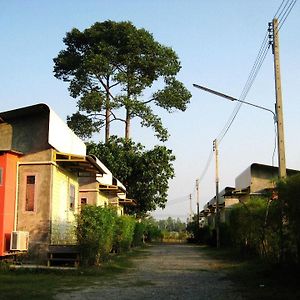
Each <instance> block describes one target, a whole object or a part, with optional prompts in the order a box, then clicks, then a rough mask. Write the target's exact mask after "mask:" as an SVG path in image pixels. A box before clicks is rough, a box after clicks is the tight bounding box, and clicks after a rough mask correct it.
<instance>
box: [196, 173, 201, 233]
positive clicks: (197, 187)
mask: <svg viewBox="0 0 300 300" xmlns="http://www.w3.org/2000/svg"><path fill="white" fill-rule="evenodd" d="M196 191H197V224H198V229H199V226H200V211H199V179H196Z"/></svg>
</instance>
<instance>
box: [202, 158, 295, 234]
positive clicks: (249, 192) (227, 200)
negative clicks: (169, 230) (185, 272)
mask: <svg viewBox="0 0 300 300" xmlns="http://www.w3.org/2000/svg"><path fill="white" fill-rule="evenodd" d="M297 173H299V171H297V170H292V169H287V175H288V176H291V175H295V174H297ZM277 178H278V168H277V167H273V166H269V165H264V164H259V163H253V164H251V165H250V166H249V167H248V168H247V169H246V170H244V171H243V172H242V173H241V174H240V175H239V176H237V177H236V179H235V187H234V188H233V187H226V188H225V189H224V190H222V191H221V192H220V193H219V209H220V210H219V212H220V222H221V223H226V222H228V220H229V214H230V209H231V208H232V207H233V206H234V205H235V204H237V203H239V202H246V201H247V200H248V199H250V198H251V197H253V196H268V194H269V193H270V191H271V190H272V189H274V186H275V182H276V180H277ZM201 216H202V217H204V218H205V221H203V222H202V223H203V224H205V225H208V226H211V227H212V228H214V227H215V216H216V197H215V196H214V197H213V198H212V199H211V200H210V201H209V202H207V204H206V205H205V206H204V208H203V210H202V211H201Z"/></svg>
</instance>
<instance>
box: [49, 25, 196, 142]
mask: <svg viewBox="0 0 300 300" xmlns="http://www.w3.org/2000/svg"><path fill="white" fill-rule="evenodd" d="M63 41H64V43H65V45H66V49H65V50H62V51H60V52H59V54H58V56H57V57H56V58H54V64H55V65H54V76H55V77H56V78H58V79H62V80H64V81H67V82H70V84H69V91H70V94H71V96H72V97H74V98H79V99H78V102H77V106H78V112H76V113H75V114H73V115H72V116H70V117H68V125H69V126H70V127H71V128H72V129H74V130H75V132H76V133H77V134H78V135H80V136H81V137H84V138H89V137H91V136H92V134H93V133H94V132H99V131H100V129H101V128H102V127H103V126H104V125H105V128H106V134H105V136H106V141H108V138H109V135H110V129H109V127H110V122H112V121H114V120H119V121H122V122H124V123H125V137H126V138H129V137H130V121H131V119H132V118H134V117H139V118H140V119H141V125H142V126H146V127H152V128H153V129H154V131H155V133H156V136H157V137H158V138H159V139H160V140H162V141H165V140H166V139H167V137H168V132H167V130H166V128H164V127H163V125H162V121H161V119H160V117H159V116H158V115H156V114H155V113H154V112H153V110H152V108H151V104H152V103H153V104H155V105H157V106H159V107H161V108H163V109H166V110H167V111H168V112H172V111H173V110H175V109H178V110H181V111H184V110H185V109H186V106H187V104H188V103H189V100H190V98H191V94H190V92H189V91H188V90H187V89H186V88H185V87H184V85H183V84H182V83H181V82H180V81H178V80H177V79H176V77H175V76H176V74H177V73H178V72H179V70H180V68H181V66H180V62H179V59H178V57H177V55H176V53H175V52H174V51H173V50H172V49H171V48H169V47H166V46H163V45H161V44H160V43H158V42H157V41H155V40H154V38H153V36H152V34H150V33H149V32H148V31H146V30H145V29H137V28H136V27H135V26H134V25H133V24H132V23H131V22H114V21H105V22H102V23H95V24H94V25H92V26H91V27H90V28H88V29H85V30H84V31H82V32H81V31H80V30H78V29H76V28H74V29H72V30H71V31H70V32H68V33H67V34H66V37H65V38H64V40H63ZM154 83H155V86H158V89H157V90H155V91H154V92H152V91H150V90H151V88H152V87H153V84H154ZM159 87H161V88H159ZM148 90H149V91H148ZM144 94H147V95H150V96H149V97H148V98H146V97H145V96H144ZM120 108H123V109H125V116H124V117H118V116H117V115H116V114H117V113H121V112H122V110H121V111H120V110H118V109H120Z"/></svg>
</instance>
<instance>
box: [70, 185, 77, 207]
mask: <svg viewBox="0 0 300 300" xmlns="http://www.w3.org/2000/svg"><path fill="white" fill-rule="evenodd" d="M73 191H74V195H73V193H72V192H73ZM68 198H69V199H68V200H69V202H68V209H69V210H71V211H75V202H76V186H75V184H73V183H69V197H68Z"/></svg>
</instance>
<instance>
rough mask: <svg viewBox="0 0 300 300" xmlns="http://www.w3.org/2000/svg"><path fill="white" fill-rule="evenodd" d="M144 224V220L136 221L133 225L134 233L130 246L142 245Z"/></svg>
mask: <svg viewBox="0 0 300 300" xmlns="http://www.w3.org/2000/svg"><path fill="white" fill-rule="evenodd" d="M145 230H146V224H145V223H144V222H136V223H135V227H134V234H133V240H132V246H134V247H137V246H142V245H143V243H144V238H145Z"/></svg>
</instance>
